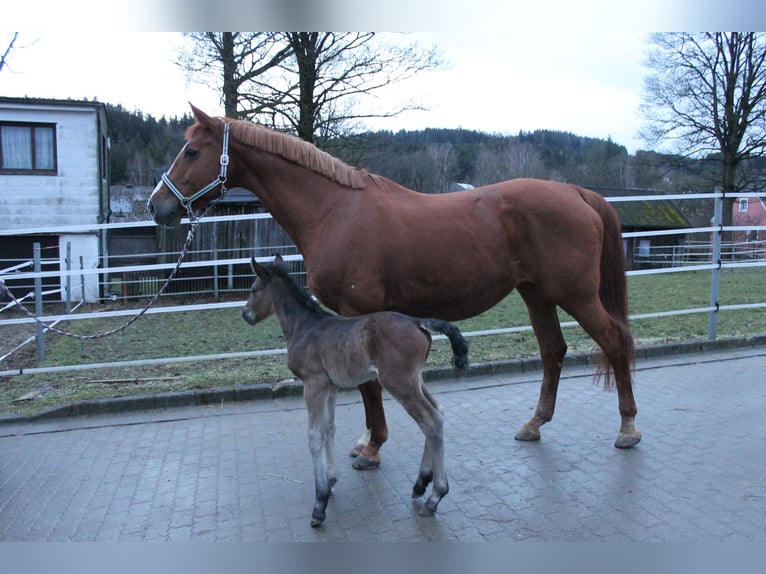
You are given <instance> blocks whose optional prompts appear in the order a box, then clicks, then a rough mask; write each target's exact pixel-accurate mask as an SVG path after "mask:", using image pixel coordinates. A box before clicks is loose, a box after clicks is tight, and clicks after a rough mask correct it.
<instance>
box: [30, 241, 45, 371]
mask: <svg viewBox="0 0 766 574" xmlns="http://www.w3.org/2000/svg"><path fill="white" fill-rule="evenodd" d="M32 250H33V259H34V267H33V268H34V272H35V316H36V317H38V318H39V317H42V315H43V279H42V277H40V271H41V269H42V262H41V258H42V255H41V253H40V243H38V242H37V241H35V243H34V244H33V246H32ZM36 325H37V357H38V358H39V359H40V360H41V361H44V360H45V337H44V335H45V328H44V327H43V326H42V325H41V324H40V323H36Z"/></svg>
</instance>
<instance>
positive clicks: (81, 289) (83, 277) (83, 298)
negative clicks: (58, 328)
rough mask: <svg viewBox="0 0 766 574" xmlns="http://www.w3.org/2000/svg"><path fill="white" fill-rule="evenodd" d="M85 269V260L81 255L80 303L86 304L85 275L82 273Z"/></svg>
mask: <svg viewBox="0 0 766 574" xmlns="http://www.w3.org/2000/svg"><path fill="white" fill-rule="evenodd" d="M83 269H85V260H84V259H83V256H82V255H80V297H81V299H80V301H82V302H83V303H85V274H84V273H83V272H82V271H83Z"/></svg>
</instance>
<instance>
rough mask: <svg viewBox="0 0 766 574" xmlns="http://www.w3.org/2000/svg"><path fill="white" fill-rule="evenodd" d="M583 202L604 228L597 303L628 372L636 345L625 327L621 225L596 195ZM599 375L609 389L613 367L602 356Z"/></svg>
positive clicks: (626, 317)
mask: <svg viewBox="0 0 766 574" xmlns="http://www.w3.org/2000/svg"><path fill="white" fill-rule="evenodd" d="M583 199H584V200H585V201H586V202H587V203H588V205H590V206H591V207H592V208H593V209H594V210H595V211H596V212H597V213H598V214H599V215H600V216H601V221H602V222H603V224H604V240H603V245H602V249H601V266H600V267H601V282H600V286H599V299H601V304H602V305H603V306H604V309H606V312H607V313H608V314H609V316H610V317H611V318H612V320H613V321H614V323H615V326H616V327H617V331H618V334H619V335H618V336H619V340H618V341H617V342H616V343H617V344H618V345H619V347H620V348H621V349H622V350H623V352H624V354H625V360H626V361H627V363H628V365H627V366H628V369H629V370H631V369H632V367H633V365H634V363H635V354H636V352H635V343H634V340H633V334H632V333H631V330H630V326H629V324H628V282H627V278H626V276H625V270H626V265H625V255H624V249H623V244H622V225H621V223H620V216H619V215H618V213H617V211H616V210H615V209H614V208H613V207H612V206H611V205H610V204H609V203H608V202H607V201H606V200H605V199H604V198H603V197H601V196H600V195H598V194H597V193H595V192H594V193H592V194H583ZM600 359H601V360H600V361H599V362H600V365H599V368H598V370H599V373H600V374H603V375H604V385H605V386H606V387H607V388H611V387H612V366H611V365H610V364H609V360H608V359H607V358H606V357H605V356H604V355H603V354H601V356H600Z"/></svg>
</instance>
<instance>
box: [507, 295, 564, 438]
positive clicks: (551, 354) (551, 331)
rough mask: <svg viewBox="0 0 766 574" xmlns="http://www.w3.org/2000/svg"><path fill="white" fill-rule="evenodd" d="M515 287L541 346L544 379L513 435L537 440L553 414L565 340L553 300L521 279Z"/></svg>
mask: <svg viewBox="0 0 766 574" xmlns="http://www.w3.org/2000/svg"><path fill="white" fill-rule="evenodd" d="M517 290H518V292H519V294H520V295H521V297H522V299H524V302H525V303H526V305H527V310H528V311H529V319H530V322H531V323H532V329H533V330H534V332H535V337H536V338H537V344H538V346H539V348H540V357H541V358H542V360H543V382H542V385H541V386H540V398H539V399H538V401H537V408H536V409H535V414H534V416H533V417H532V418H531V419H529V421H527V422H526V423H525V424H524V426H523V427H521V430H520V431H519V432H518V433H516V436H515V438H516V440H523V441H534V440H540V427H541V426H542V425H544V424H545V423H547V422H549V421H550V420H551V419H552V418H553V411H554V410H555V408H556V394H557V393H558V388H559V378H560V377H561V366H562V362H563V360H564V355H566V352H567V344H566V341H565V340H564V335H562V333H561V323H560V322H559V318H558V315H557V313H556V304H555V303H553V302H552V301H550V300H549V299H548V298H547V297H546V296H545V295H544V294H543V292H542V291H540V289H539V288H538V287H537V286H535V285H532V284H531V283H523V284H521V285H519V286H518V287H517Z"/></svg>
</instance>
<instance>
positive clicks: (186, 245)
mask: <svg viewBox="0 0 766 574" xmlns="http://www.w3.org/2000/svg"><path fill="white" fill-rule="evenodd" d="M198 223H199V218H195V219H193V220H192V222H191V225H190V226H189V233H187V234H186V241H185V242H184V245H183V248H182V249H181V255H180V256H179V257H178V262H177V263H176V266H175V268H174V269H173V271H172V272H171V273H170V275H169V276H168V278H167V280H166V281H165V283H164V284H163V285H162V287H160V290H159V291H157V293H156V294H155V295H154V297H152V298H151V299H150V300H149V302H148V303H147V304H146V305H145V306H144V308H143V309H141V311H139V313H138V314H137V315H135V316H133V317H131V319H130V320H129V321H127V322H126V323H123V324H122V325H120V326H119V327H116V328H114V329H111V330H109V331H102V332H101V333H96V334H94V335H79V334H77V333H71V332H69V331H62V330H61V329H57V328H56V327H54V326H53V325H49V324H48V323H46V322H44V321H42V320H40V319H39V318H38V317H37V316H35V315H34V314H33V313H32V312H31V311H29V310H28V309H27V308H26V307H24V306H23V305H22V304H21V302H20V301H19V300H18V299H16V297H15V296H14V295H13V293H11V290H10V289H9V288H8V287H7V286H6V285H5V281H4V280H3V279H0V287H2V288H3V291H5V293H6V294H7V295H8V297H10V299H11V300H12V301H13V302H14V303H16V305H18V306H19V308H20V309H21V310H22V311H23V312H24V313H25V314H26V315H28V316H29V317H31V318H32V319H34V320H35V322H36V323H39V324H40V325H42V326H43V327H45V328H46V329H47V330H49V331H52V332H54V333H58V334H59V335H64V336H65V337H72V338H74V339H80V340H87V339H101V338H102V337H108V336H109V335H114V334H115V333H119V332H120V331H124V330H125V329H127V328H128V327H129V326H130V325H132V324H133V323H134V322H135V321H137V320H138V319H139V318H140V317H142V316H144V315H145V314H146V312H147V311H148V310H149V308H150V307H151V306H152V305H154V303H156V301H157V299H159V298H160V295H162V294H163V293H164V292H165V289H166V288H167V286H168V285H169V284H170V282H171V281H172V280H173V278H174V277H175V276H176V274H177V273H178V270H179V269H180V268H181V263H183V260H184V258H185V257H186V254H187V253H188V251H189V247H190V246H191V243H192V239H193V238H194V232H195V231H196V229H197V224H198Z"/></svg>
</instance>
